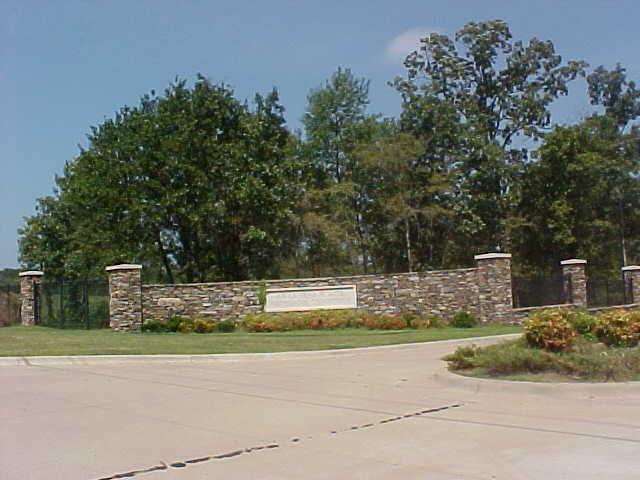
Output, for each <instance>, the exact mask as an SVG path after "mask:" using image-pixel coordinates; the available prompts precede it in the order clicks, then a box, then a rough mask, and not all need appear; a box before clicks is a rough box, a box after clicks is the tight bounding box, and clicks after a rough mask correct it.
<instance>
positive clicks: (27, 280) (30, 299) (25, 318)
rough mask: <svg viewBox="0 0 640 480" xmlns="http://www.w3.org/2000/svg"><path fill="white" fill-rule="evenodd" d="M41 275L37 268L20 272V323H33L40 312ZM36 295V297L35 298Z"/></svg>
mask: <svg viewBox="0 0 640 480" xmlns="http://www.w3.org/2000/svg"><path fill="white" fill-rule="evenodd" d="M42 275H44V274H43V273H42V272H41V271H39V270H30V271H28V272H21V273H20V299H21V302H22V304H21V306H20V318H21V322H22V325H35V323H36V318H37V316H38V314H39V313H40V312H37V311H36V308H37V307H39V305H40V302H39V300H40V299H39V295H40V288H39V287H40V285H42ZM36 297H38V298H36Z"/></svg>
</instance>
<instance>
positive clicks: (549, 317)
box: [524, 309, 576, 352]
mask: <svg viewBox="0 0 640 480" xmlns="http://www.w3.org/2000/svg"><path fill="white" fill-rule="evenodd" d="M524 331H525V339H526V340H527V343H528V344H529V345H530V346H532V347H537V348H544V349H545V350H548V351H550V352H560V351H566V350H569V349H570V348H571V344H572V343H573V339H574V338H575V336H576V331H575V329H574V327H573V325H572V324H571V323H570V322H569V320H568V319H567V312H566V311H563V310H553V309H548V310H543V311H541V312H535V313H533V314H532V315H531V316H530V317H529V319H528V320H527V321H526V322H525V324H524Z"/></svg>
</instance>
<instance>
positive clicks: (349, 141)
mask: <svg viewBox="0 0 640 480" xmlns="http://www.w3.org/2000/svg"><path fill="white" fill-rule="evenodd" d="M308 102H309V104H308V107H307V111H306V113H305V114H304V117H303V119H302V123H303V125H304V127H305V136H306V146H305V148H306V151H307V158H308V159H309V161H310V163H311V164H312V165H313V169H314V170H313V173H312V175H311V186H310V189H309V191H308V193H307V198H306V205H307V208H306V210H305V213H304V214H303V218H304V232H305V237H306V241H305V245H306V246H307V250H306V251H307V254H308V255H309V262H310V264H312V265H314V273H315V274H319V273H321V272H320V270H319V269H318V266H319V265H320V264H322V263H323V262H324V261H325V260H328V259H329V258H331V259H332V261H331V262H330V265H331V268H332V270H333V271H334V272H335V271H341V272H352V273H353V272H358V271H364V272H367V271H368V264H369V257H370V253H369V251H368V249H369V241H368V232H367V231H366V229H365V226H364V215H365V212H366V210H367V208H368V199H367V198H366V196H365V195H364V189H363V185H362V183H363V181H366V179H363V178H362V169H361V167H360V165H359V164H358V159H357V156H356V154H355V152H356V151H357V149H358V148H359V147H360V146H361V145H363V144H366V143H368V142H370V141H371V140H372V139H373V138H375V137H376V136H377V135H380V134H381V132H383V131H384V130H385V128H386V126H385V124H384V122H380V121H379V117H378V116H377V115H369V114H367V113H366V108H367V105H368V104H369V82H368V81H367V80H365V79H362V78H356V77H355V76H354V75H353V73H352V72H351V70H349V69H342V68H339V69H338V70H337V71H336V72H334V74H333V75H332V76H331V78H330V79H329V80H328V81H327V82H325V84H324V85H323V86H321V87H319V88H316V89H313V90H312V91H311V92H310V94H309V96H308Z"/></svg>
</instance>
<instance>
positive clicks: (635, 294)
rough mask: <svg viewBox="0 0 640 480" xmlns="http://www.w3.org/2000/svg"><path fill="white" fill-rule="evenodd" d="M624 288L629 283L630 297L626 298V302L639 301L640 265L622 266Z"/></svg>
mask: <svg viewBox="0 0 640 480" xmlns="http://www.w3.org/2000/svg"><path fill="white" fill-rule="evenodd" d="M622 275H623V276H624V284H625V288H627V285H629V284H630V288H629V290H628V291H629V293H631V298H627V303H640V265H629V266H628V267H622Z"/></svg>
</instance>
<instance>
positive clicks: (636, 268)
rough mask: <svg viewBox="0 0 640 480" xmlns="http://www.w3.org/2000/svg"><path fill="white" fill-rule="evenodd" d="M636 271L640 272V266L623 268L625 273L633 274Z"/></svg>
mask: <svg viewBox="0 0 640 480" xmlns="http://www.w3.org/2000/svg"><path fill="white" fill-rule="evenodd" d="M635 270H640V265H629V266H627V267H622V271H623V272H633V271H635Z"/></svg>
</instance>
